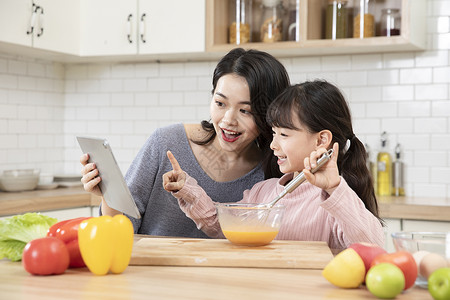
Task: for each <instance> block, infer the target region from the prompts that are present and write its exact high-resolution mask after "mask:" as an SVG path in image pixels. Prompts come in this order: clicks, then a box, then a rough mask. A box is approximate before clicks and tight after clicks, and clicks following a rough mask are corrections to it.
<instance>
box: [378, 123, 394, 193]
mask: <svg viewBox="0 0 450 300" xmlns="http://www.w3.org/2000/svg"><path fill="white" fill-rule="evenodd" d="M377 194H378V195H379V196H390V195H392V158H391V155H390V154H389V152H388V150H387V133H386V131H384V132H383V133H382V134H381V150H380V152H379V153H378V155H377Z"/></svg>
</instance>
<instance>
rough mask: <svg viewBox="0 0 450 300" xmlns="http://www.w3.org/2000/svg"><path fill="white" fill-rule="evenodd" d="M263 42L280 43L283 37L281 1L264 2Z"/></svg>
mask: <svg viewBox="0 0 450 300" xmlns="http://www.w3.org/2000/svg"><path fill="white" fill-rule="evenodd" d="M260 35H261V42H263V43H273V42H279V41H281V40H282V37H283V14H282V6H281V0H262V18H261V26H260Z"/></svg>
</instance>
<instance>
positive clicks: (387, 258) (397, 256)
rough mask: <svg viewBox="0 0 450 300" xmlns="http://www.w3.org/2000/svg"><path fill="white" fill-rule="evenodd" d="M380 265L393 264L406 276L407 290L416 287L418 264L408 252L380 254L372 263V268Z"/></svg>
mask: <svg viewBox="0 0 450 300" xmlns="http://www.w3.org/2000/svg"><path fill="white" fill-rule="evenodd" d="M379 263H391V264H394V265H396V266H397V267H399V268H400V270H402V272H403V275H405V290H407V289H409V288H410V287H412V286H413V285H414V282H415V281H416V278H417V264H416V261H415V260H414V257H413V256H412V254H411V253H409V252H407V251H397V252H394V253H386V254H380V255H378V256H377V257H375V259H374V260H373V261H372V264H371V266H375V265H377V264H379Z"/></svg>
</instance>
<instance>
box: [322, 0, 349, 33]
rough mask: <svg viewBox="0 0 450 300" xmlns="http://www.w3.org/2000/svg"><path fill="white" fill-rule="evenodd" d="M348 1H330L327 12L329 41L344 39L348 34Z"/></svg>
mask: <svg viewBox="0 0 450 300" xmlns="http://www.w3.org/2000/svg"><path fill="white" fill-rule="evenodd" d="M347 2H348V1H347V0H329V1H328V6H327V11H326V31H325V38H327V39H332V40H335V39H344V38H346V37H347V33H348V12H347Z"/></svg>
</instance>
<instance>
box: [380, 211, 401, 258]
mask: <svg viewBox="0 0 450 300" xmlns="http://www.w3.org/2000/svg"><path fill="white" fill-rule="evenodd" d="M384 222H385V227H384V228H383V229H384V233H385V242H384V249H385V250H386V251H387V252H389V253H390V252H395V247H394V243H393V241H392V236H391V234H392V233H394V232H399V231H402V221H401V220H400V219H384Z"/></svg>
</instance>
